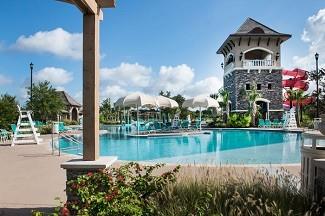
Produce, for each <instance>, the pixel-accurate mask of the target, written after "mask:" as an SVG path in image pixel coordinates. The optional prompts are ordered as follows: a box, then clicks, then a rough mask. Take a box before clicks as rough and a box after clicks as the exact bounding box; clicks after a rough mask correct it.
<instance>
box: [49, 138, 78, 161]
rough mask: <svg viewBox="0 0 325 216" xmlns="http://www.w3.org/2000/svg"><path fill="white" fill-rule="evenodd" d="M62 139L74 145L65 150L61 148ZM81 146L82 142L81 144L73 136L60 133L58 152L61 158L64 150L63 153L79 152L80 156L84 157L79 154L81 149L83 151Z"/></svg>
mask: <svg viewBox="0 0 325 216" xmlns="http://www.w3.org/2000/svg"><path fill="white" fill-rule="evenodd" d="M60 138H64V139H66V140H68V141H69V142H71V143H72V146H69V147H65V148H61V145H60ZM81 145H82V142H80V141H79V140H77V139H76V138H75V137H73V136H72V135H70V134H67V133H64V132H61V133H58V151H59V156H61V151H62V150H63V151H64V150H77V153H78V155H82V153H79V152H80V149H81ZM52 149H53V138H52Z"/></svg>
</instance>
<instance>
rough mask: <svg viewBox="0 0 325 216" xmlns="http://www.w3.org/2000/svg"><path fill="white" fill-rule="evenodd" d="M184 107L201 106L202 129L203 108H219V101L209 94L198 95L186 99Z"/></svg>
mask: <svg viewBox="0 0 325 216" xmlns="http://www.w3.org/2000/svg"><path fill="white" fill-rule="evenodd" d="M182 107H190V108H199V111H200V130H201V119H202V108H209V107H215V108H218V107H219V103H218V101H217V100H215V99H213V98H211V97H209V96H196V97H194V98H191V99H187V100H185V101H184V103H183V105H182Z"/></svg>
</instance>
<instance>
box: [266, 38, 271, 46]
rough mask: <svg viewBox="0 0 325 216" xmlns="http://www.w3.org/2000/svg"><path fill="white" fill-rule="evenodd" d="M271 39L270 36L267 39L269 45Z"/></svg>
mask: <svg viewBox="0 0 325 216" xmlns="http://www.w3.org/2000/svg"><path fill="white" fill-rule="evenodd" d="M270 40H271V38H268V39H267V43H266V45H267V46H269V44H270Z"/></svg>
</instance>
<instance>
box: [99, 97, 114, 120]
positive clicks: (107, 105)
mask: <svg viewBox="0 0 325 216" xmlns="http://www.w3.org/2000/svg"><path fill="white" fill-rule="evenodd" d="M99 112H100V114H101V115H102V116H103V118H104V120H106V121H107V120H108V119H109V118H110V117H111V114H112V105H111V99H110V98H106V99H105V100H103V102H102V103H101V105H100V107H99Z"/></svg>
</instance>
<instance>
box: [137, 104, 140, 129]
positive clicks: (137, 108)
mask: <svg viewBox="0 0 325 216" xmlns="http://www.w3.org/2000/svg"><path fill="white" fill-rule="evenodd" d="M139 126H140V125H139V107H138V105H137V134H138V135H139Z"/></svg>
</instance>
